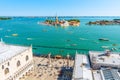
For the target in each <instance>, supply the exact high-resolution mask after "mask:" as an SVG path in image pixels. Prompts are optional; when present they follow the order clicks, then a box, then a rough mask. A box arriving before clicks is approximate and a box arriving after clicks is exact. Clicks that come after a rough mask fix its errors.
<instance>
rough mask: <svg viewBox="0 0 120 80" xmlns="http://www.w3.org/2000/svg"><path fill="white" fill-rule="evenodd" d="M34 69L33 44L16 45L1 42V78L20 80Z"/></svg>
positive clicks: (0, 79) (2, 79) (4, 79)
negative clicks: (27, 45)
mask: <svg viewBox="0 0 120 80" xmlns="http://www.w3.org/2000/svg"><path fill="white" fill-rule="evenodd" d="M32 69H33V54H32V46H30V47H24V46H15V45H7V44H5V43H4V42H0V80H19V79H20V78H21V77H22V76H24V75H26V74H27V73H28V72H29V71H30V70H32Z"/></svg>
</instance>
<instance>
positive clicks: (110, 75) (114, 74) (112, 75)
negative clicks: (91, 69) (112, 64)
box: [100, 69, 120, 80]
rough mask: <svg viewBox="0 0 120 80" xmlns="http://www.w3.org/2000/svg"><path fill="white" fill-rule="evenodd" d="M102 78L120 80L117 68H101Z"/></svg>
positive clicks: (104, 79)
mask: <svg viewBox="0 0 120 80" xmlns="http://www.w3.org/2000/svg"><path fill="white" fill-rule="evenodd" d="M100 73H101V77H102V80H120V72H118V69H101V70H100Z"/></svg>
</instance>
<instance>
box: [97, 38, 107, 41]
mask: <svg viewBox="0 0 120 80" xmlns="http://www.w3.org/2000/svg"><path fill="white" fill-rule="evenodd" d="M99 40H100V41H109V39H107V38H100V39H99Z"/></svg>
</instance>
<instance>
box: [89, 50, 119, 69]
mask: <svg viewBox="0 0 120 80" xmlns="http://www.w3.org/2000/svg"><path fill="white" fill-rule="evenodd" d="M89 57H90V61H91V65H92V68H93V69H100V68H102V67H104V68H117V69H119V68H120V54H118V53H112V52H110V51H105V52H98V51H89Z"/></svg>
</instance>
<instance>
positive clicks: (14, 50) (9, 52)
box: [0, 41, 29, 63]
mask: <svg viewBox="0 0 120 80" xmlns="http://www.w3.org/2000/svg"><path fill="white" fill-rule="evenodd" d="M28 48H29V47H23V46H15V45H8V44H5V43H4V42H2V41H1V42H0V63H2V62H4V61H6V60H8V59H10V58H12V57H13V56H15V55H17V54H19V53H21V52H23V51H25V50H27V49H28Z"/></svg>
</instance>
